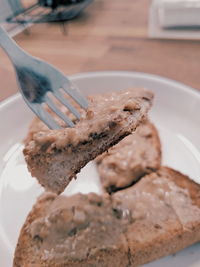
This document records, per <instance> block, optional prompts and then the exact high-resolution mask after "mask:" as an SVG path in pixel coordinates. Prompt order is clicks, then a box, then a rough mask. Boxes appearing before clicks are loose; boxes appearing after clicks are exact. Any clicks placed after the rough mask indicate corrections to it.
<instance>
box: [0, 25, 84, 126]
mask: <svg viewBox="0 0 200 267" xmlns="http://www.w3.org/2000/svg"><path fill="white" fill-rule="evenodd" d="M0 46H1V47H2V48H3V49H4V51H5V52H6V53H7V55H8V57H9V58H10V60H11V61H12V64H13V66H14V68H15V71H16V74H17V75H16V76H17V80H18V85H19V89H20V92H21V94H22V96H23V98H24V100H25V102H26V104H27V105H28V106H29V107H30V108H31V110H32V111H33V112H34V113H35V114H36V115H37V116H38V117H39V118H40V119H41V120H42V121H43V122H44V123H45V124H46V125H47V126H48V127H49V128H50V129H60V128H61V126H60V125H59V124H58V123H57V122H56V121H55V120H54V119H53V118H52V116H51V115H50V113H49V112H48V111H47V110H46V109H45V108H44V105H43V104H44V103H46V104H47V105H48V107H49V108H50V110H52V111H53V112H54V113H56V115H57V116H58V117H60V118H61V119H62V120H63V121H64V122H65V123H66V125H67V126H68V127H74V125H75V124H74V123H73V122H72V120H71V119H70V118H69V117H68V116H67V115H66V114H64V113H63V112H62V111H61V110H60V109H59V107H58V106H57V104H55V102H54V101H53V100H52V99H51V97H50V96H49V93H52V95H53V96H54V97H55V98H56V99H57V100H58V101H59V102H61V103H62V104H63V105H64V106H65V107H67V108H68V110H69V111H70V112H72V113H73V114H74V116H75V117H76V118H77V119H80V117H81V115H80V113H79V112H78V110H77V109H76V108H75V107H74V106H73V105H72V104H71V102H70V101H69V100H67V99H66V98H65V97H64V95H65V93H67V94H68V95H70V97H72V98H73V100H74V101H76V102H77V103H78V104H79V105H80V106H81V107H82V108H83V109H87V107H88V102H87V99H86V98H85V97H83V96H82V95H81V94H80V92H79V91H78V89H77V88H75V87H74V85H73V84H72V83H71V82H70V80H69V79H68V78H67V77H66V76H65V75H64V74H63V73H62V72H60V71H59V70H58V69H56V68H55V67H53V66H52V65H50V64H48V63H46V62H44V61H42V60H39V59H37V58H35V57H33V56H31V55H29V54H28V53H26V52H25V51H24V50H23V49H22V48H20V47H19V46H18V45H17V44H16V43H15V42H14V40H13V39H11V38H10V37H9V36H8V34H7V33H6V32H5V30H4V29H3V28H2V27H0Z"/></svg>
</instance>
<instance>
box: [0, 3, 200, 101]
mask: <svg viewBox="0 0 200 267" xmlns="http://www.w3.org/2000/svg"><path fill="white" fill-rule="evenodd" d="M199 14H200V1H199V0H154V1H151V0H131V1H130V0H93V1H92V0H85V1H84V0H40V1H36V0H0V23H1V25H2V26H3V27H4V28H5V29H6V30H7V31H8V32H9V34H10V35H11V36H12V37H13V38H14V39H15V40H16V41H17V43H18V44H19V45H20V46H21V47H22V48H23V49H25V50H26V51H28V52H29V53H31V54H32V55H34V56H37V57H39V58H41V59H44V60H46V61H48V62H49V63H52V64H53V65H55V66H56V67H58V68H59V69H61V70H62V71H63V72H64V73H65V74H67V75H71V74H74V73H79V72H87V71H100V70H129V71H139V72H148V73H153V74H158V75H161V76H165V77H168V78H171V79H175V80H178V81H180V82H183V83H185V84H187V85H190V86H192V87H194V88H197V89H200V16H199ZM0 81H1V89H0V100H3V99H5V98H7V97H8V96H10V95H12V94H14V93H16V92H17V85H16V81H15V74H14V71H13V68H12V65H11V63H10V61H9V60H8V58H7V56H6V55H5V53H4V52H3V51H2V50H1V49H0Z"/></svg>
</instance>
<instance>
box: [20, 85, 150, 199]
mask: <svg viewBox="0 0 200 267" xmlns="http://www.w3.org/2000/svg"><path fill="white" fill-rule="evenodd" d="M152 99H153V94H152V93H151V92H149V91H148V90H145V89H138V88H134V89H129V90H123V91H119V92H114V93H110V94H106V95H99V96H93V97H91V98H90V103H89V108H88V110H87V112H85V113H84V114H82V118H81V120H80V121H79V122H77V124H76V126H75V127H74V128H64V129H61V130H46V131H42V132H36V133H33V132H31V134H30V135H29V138H28V140H29V142H28V143H26V146H25V149H24V155H25V159H26V162H27V164H28V169H29V171H30V172H31V174H32V176H34V177H36V178H37V179H38V181H39V183H40V184H41V185H43V186H44V187H45V188H46V189H47V190H49V191H52V192H55V193H57V194H59V193H61V192H62V191H63V190H64V189H65V187H66V186H67V184H68V183H69V182H70V180H71V179H72V178H73V177H75V175H76V173H78V172H79V171H80V169H81V168H82V167H83V166H85V165H86V164H87V163H88V162H89V161H90V160H92V159H94V158H95V157H96V156H98V155H99V154H101V153H103V152H104V151H106V150H107V149H108V148H110V147H111V146H113V145H114V144H116V143H118V142H119V141H120V140H121V139H122V138H124V137H125V136H126V135H128V134H130V133H132V131H134V130H135V129H136V127H137V126H138V124H139V123H140V122H141V121H142V120H143V119H144V118H145V117H146V115H147V112H148V110H149V108H150V107H151V104H152ZM33 128H34V127H32V129H33ZM36 128H37V127H35V128H34V129H36ZM30 137H31V140H30Z"/></svg>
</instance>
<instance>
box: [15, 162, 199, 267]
mask: <svg viewBox="0 0 200 267" xmlns="http://www.w3.org/2000/svg"><path fill="white" fill-rule="evenodd" d="M199 192H200V185H198V184H196V183H195V182H193V181H192V180H190V179H189V178H188V177H187V176H184V175H183V174H181V173H179V172H177V171H174V170H173V169H170V168H167V167H161V168H160V169H159V170H158V171H156V172H154V173H151V174H149V175H146V176H144V177H143V178H142V179H141V180H140V181H138V182H136V184H134V185H133V186H131V187H129V188H127V189H124V190H121V191H118V192H117V193H114V194H112V195H111V196H110V197H109V196H108V195H103V196H97V195H95V194H89V195H81V194H77V195H74V196H72V197H65V196H58V197H56V195H55V194H51V193H46V194H45V195H44V196H42V197H41V198H40V199H39V200H38V202H37V203H36V204H35V206H34V207H33V210H32V211H31V212H30V214H29V215H28V217H27V219H26V222H25V224H24V226H23V228H22V230H21V234H20V237H19V240H18V244H17V247H16V251H15V257H14V264H13V266H14V267H25V266H26V267H29V266H34V267H35V266H41V267H43V266H44V267H46V266H48V267H53V266H57V267H62V266H66V267H69V266H70V267H86V266H87V267H113V266H117V267H118V266H119V267H136V266H139V265H142V264H145V263H147V262H150V261H152V260H155V259H158V258H160V257H163V256H166V255H169V254H171V253H175V252H177V251H179V250H181V249H183V248H185V247H187V246H189V245H191V244H193V243H195V242H198V241H200V193H199Z"/></svg>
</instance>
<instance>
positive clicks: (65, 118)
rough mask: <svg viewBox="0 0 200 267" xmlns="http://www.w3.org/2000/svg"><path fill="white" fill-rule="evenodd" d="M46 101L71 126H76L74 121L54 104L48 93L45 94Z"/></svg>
mask: <svg viewBox="0 0 200 267" xmlns="http://www.w3.org/2000/svg"><path fill="white" fill-rule="evenodd" d="M45 103H46V104H47V105H48V107H49V108H50V109H51V110H53V112H55V113H56V114H57V115H58V116H59V117H60V118H61V119H62V120H63V121H64V122H65V123H66V124H67V125H68V126H69V127H74V126H75V125H74V123H73V122H72V121H71V120H70V119H69V118H68V117H67V116H66V115H65V114H64V113H63V112H62V111H60V110H59V108H58V107H57V106H56V105H55V104H54V102H53V101H52V100H51V99H50V98H49V96H48V95H46V96H45Z"/></svg>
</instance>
